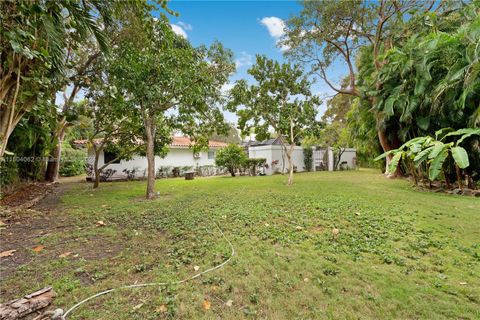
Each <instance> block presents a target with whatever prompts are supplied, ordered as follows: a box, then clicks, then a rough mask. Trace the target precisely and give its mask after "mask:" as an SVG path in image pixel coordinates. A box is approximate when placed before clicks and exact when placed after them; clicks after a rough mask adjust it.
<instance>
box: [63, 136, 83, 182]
mask: <svg viewBox="0 0 480 320" xmlns="http://www.w3.org/2000/svg"><path fill="white" fill-rule="evenodd" d="M86 166H87V161H86V153H85V151H84V150H78V149H74V148H72V146H70V144H68V143H64V144H63V145H62V156H61V159H60V171H59V172H60V175H61V176H64V177H72V176H78V175H79V174H84V173H85V172H86V171H85V170H86Z"/></svg>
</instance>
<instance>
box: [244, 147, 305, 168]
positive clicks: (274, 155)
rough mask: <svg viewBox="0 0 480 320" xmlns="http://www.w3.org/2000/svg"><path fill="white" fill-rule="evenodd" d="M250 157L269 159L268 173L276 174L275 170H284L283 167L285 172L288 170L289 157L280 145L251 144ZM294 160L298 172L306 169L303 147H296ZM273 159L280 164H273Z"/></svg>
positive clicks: (293, 154) (293, 155)
mask: <svg viewBox="0 0 480 320" xmlns="http://www.w3.org/2000/svg"><path fill="white" fill-rule="evenodd" d="M282 155H283V156H282ZM248 157H249V158H265V159H267V164H268V168H267V169H266V170H265V173H266V174H267V175H271V174H274V173H275V172H282V169H283V170H284V171H285V172H287V171H288V159H287V156H286V154H284V151H283V148H282V146H280V145H268V146H251V147H249V148H248ZM292 160H293V165H294V166H296V167H297V172H301V171H305V164H304V163H303V148H302V147H298V146H296V147H294V150H293V153H292ZM273 161H278V164H276V165H272V162H273Z"/></svg>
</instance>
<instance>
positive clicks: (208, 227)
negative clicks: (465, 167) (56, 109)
mask: <svg viewBox="0 0 480 320" xmlns="http://www.w3.org/2000/svg"><path fill="white" fill-rule="evenodd" d="M285 180H286V177H283V176H272V177H237V178H229V177H220V178H205V179H196V180H194V181H185V180H181V179H170V180H159V181H157V184H156V187H157V190H158V191H159V192H160V194H161V195H160V198H159V199H157V200H154V201H145V200H143V194H144V187H145V184H144V182H125V183H105V184H102V185H101V186H100V189H99V190H97V191H92V189H91V187H90V186H89V185H85V184H80V185H78V186H76V187H75V188H73V189H71V190H70V191H69V193H68V194H67V195H65V196H64V197H63V200H62V208H63V211H61V212H58V213H55V215H54V218H55V219H59V220H62V221H66V222H65V223H67V224H68V225H69V226H68V227H66V228H64V229H62V228H57V229H55V230H56V231H55V232H50V233H49V234H48V235H46V236H45V237H43V238H42V239H41V240H40V242H41V243H42V244H43V245H44V246H45V249H44V250H42V251H41V252H39V253H38V254H35V257H34V258H35V261H36V262H35V263H34V264H32V263H30V264H28V265H26V266H23V267H20V268H18V269H17V270H16V271H15V272H14V273H13V274H12V275H11V276H10V277H8V278H7V279H4V280H3V282H2V283H1V286H2V290H3V293H4V294H2V300H7V299H6V298H12V297H14V296H16V295H17V296H18V295H19V294H25V293H27V292H31V291H32V289H34V288H40V287H43V286H46V285H53V287H54V289H55V291H56V292H57V293H58V297H57V299H56V300H55V304H56V305H57V306H59V307H62V308H64V309H65V308H67V307H70V306H72V305H73V304H74V303H75V302H77V301H79V300H81V299H83V298H86V297H87V296H89V295H91V294H94V293H96V292H98V291H100V290H104V289H107V288H111V287H116V286H121V285H124V284H129V283H135V282H138V283H141V282H149V281H174V280H179V279H183V278H185V277H187V276H189V275H193V274H194V273H195V271H194V267H195V266H199V267H200V270H204V269H206V268H209V267H211V266H213V265H215V264H218V263H221V262H222V261H224V259H226V258H227V257H228V256H229V254H230V249H229V246H228V244H227V243H226V242H225V241H224V239H222V237H221V235H220V234H219V232H218V230H217V229H216V227H215V224H214V222H217V223H218V224H219V225H220V227H221V228H222V229H223V231H224V233H225V235H226V237H228V239H230V240H231V241H232V243H233V245H234V247H235V250H236V255H235V256H234V258H233V259H232V261H231V262H230V263H229V264H227V265H226V266H225V267H224V268H222V269H220V270H217V271H214V272H212V273H209V274H207V275H205V276H203V277H201V278H198V279H195V280H193V281H190V282H187V283H185V284H182V285H178V286H173V285H172V286H167V287H163V288H156V287H155V288H147V289H136V290H129V291H126V290H125V291H118V292H115V293H113V294H111V295H107V296H104V297H101V298H99V299H97V300H95V301H92V302H89V303H87V304H86V305H84V306H82V307H81V308H80V309H78V310H77V311H76V312H75V313H74V314H73V316H72V317H71V319H116V320H117V319H162V318H180V319H190V318H195V319H198V318H200V319H202V318H203V319H214V318H215V319H218V318H221V319H239V318H261V319H313V318H315V319H319V318H321V319H452V318H454V319H479V318H480V280H479V279H480V228H479V224H478V221H479V218H480V201H479V199H477V198H470V197H461V196H452V195H446V194H439V193H428V192H418V191H415V190H413V189H412V187H411V186H410V184H409V183H408V182H407V181H403V180H387V179H385V178H384V177H383V176H381V175H380V174H378V173H377V172H375V171H370V170H360V171H348V172H335V173H327V172H321V173H310V174H297V175H296V176H295V184H294V185H293V186H291V187H287V186H285V185H284V182H285ZM99 220H102V221H103V222H104V223H105V226H103V227H98V226H96V222H97V221H99ZM334 228H336V229H338V230H339V234H338V235H337V236H335V235H333V234H332V230H333V229H334ZM67 251H68V252H72V254H71V255H70V256H68V257H67V258H58V254H59V253H62V252H67ZM32 255H34V254H33V253H32ZM77 255H78V256H77ZM229 300H232V301H233V302H232V305H231V306H227V304H226V303H227V301H229ZM204 301H208V302H209V303H210V308H209V309H208V310H206V308H205V304H204Z"/></svg>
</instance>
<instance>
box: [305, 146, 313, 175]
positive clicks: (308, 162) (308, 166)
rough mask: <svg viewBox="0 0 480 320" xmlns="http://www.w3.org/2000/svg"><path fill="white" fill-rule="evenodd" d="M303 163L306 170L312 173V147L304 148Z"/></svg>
mask: <svg viewBox="0 0 480 320" xmlns="http://www.w3.org/2000/svg"><path fill="white" fill-rule="evenodd" d="M303 163H304V164H305V170H307V171H312V167H313V149H312V148H310V147H307V148H303Z"/></svg>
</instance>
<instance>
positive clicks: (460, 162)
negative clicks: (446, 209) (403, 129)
mask: <svg viewBox="0 0 480 320" xmlns="http://www.w3.org/2000/svg"><path fill="white" fill-rule="evenodd" d="M478 136H480V128H479V129H474V128H467V129H460V130H457V131H452V130H451V129H450V128H445V129H442V130H439V131H437V132H436V134H435V138H433V137H430V136H426V137H417V138H413V139H411V140H409V141H407V142H405V143H404V144H403V145H402V146H401V147H400V148H398V149H395V150H391V151H389V152H385V153H383V154H382V155H380V156H379V157H377V158H376V159H375V160H380V159H383V158H385V157H386V156H388V155H389V154H392V155H393V157H392V161H391V162H390V165H389V167H388V171H389V172H394V171H395V170H396V169H397V167H398V166H399V165H400V163H401V161H402V160H403V163H404V164H405V166H406V167H407V170H408V171H410V173H411V174H412V176H413V177H414V178H415V182H417V180H418V179H419V178H425V179H426V178H428V179H429V180H430V181H433V180H437V179H438V178H440V177H441V174H443V179H444V180H445V181H446V184H447V186H449V185H450V183H451V182H452V181H453V180H451V179H450V178H449V174H450V173H452V172H454V173H455V180H456V183H457V184H458V186H459V187H460V188H461V187H463V181H464V180H465V174H464V173H466V174H467V175H469V176H470V177H471V178H473V179H478V173H477V172H476V171H473V172H472V170H468V169H469V166H470V161H469V157H468V154H467V151H466V150H465V149H464V148H463V147H462V146H460V144H462V143H463V142H464V141H468V140H469V139H476V140H477V143H478V141H479V140H478ZM463 169H465V171H464V172H462V171H461V170H463Z"/></svg>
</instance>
